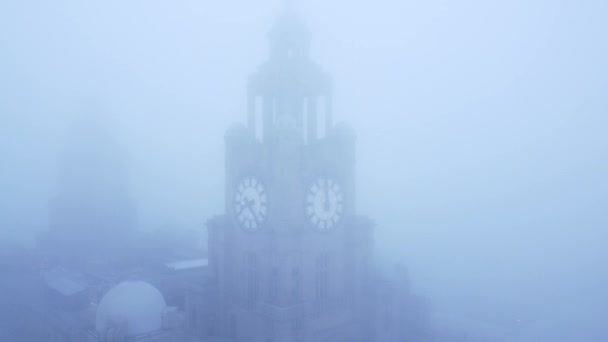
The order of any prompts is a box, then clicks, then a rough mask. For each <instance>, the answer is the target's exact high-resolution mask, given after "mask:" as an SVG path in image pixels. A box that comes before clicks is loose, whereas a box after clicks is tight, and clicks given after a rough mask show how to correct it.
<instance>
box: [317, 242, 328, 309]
mask: <svg viewBox="0 0 608 342" xmlns="http://www.w3.org/2000/svg"><path fill="white" fill-rule="evenodd" d="M329 272H330V257H329V254H328V253H323V254H321V255H319V256H318V257H317V260H316V276H315V278H316V279H315V285H316V286H315V290H316V291H315V298H316V300H317V304H318V306H319V308H325V307H326V305H327V298H328V297H329Z"/></svg>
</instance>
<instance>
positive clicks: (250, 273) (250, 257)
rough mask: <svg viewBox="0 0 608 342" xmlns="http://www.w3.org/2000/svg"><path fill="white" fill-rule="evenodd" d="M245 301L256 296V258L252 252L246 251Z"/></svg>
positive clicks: (255, 298)
mask: <svg viewBox="0 0 608 342" xmlns="http://www.w3.org/2000/svg"><path fill="white" fill-rule="evenodd" d="M246 262H247V301H248V302H255V301H256V300H257V298H258V258H257V255H256V254H255V253H254V252H249V253H247V261H246Z"/></svg>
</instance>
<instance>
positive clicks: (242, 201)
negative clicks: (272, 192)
mask: <svg viewBox="0 0 608 342" xmlns="http://www.w3.org/2000/svg"><path fill="white" fill-rule="evenodd" d="M267 213H268V198H267V197H266V191H265V189H264V185H263V184H262V182H260V181H259V180H258V179H256V178H255V177H245V178H243V179H242V180H241V182H240V183H239V185H238V186H237V188H236V193H235V195H234V214H235V216H236V220H237V222H238V223H239V225H240V226H241V228H243V229H244V230H247V231H256V230H258V229H259V228H260V227H261V226H262V223H264V221H265V220H266V214H267Z"/></svg>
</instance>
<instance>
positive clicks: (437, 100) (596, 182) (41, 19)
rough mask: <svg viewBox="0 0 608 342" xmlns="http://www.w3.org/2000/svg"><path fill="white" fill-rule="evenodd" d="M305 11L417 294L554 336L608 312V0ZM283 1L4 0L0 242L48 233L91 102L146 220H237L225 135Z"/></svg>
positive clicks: (382, 229)
mask: <svg viewBox="0 0 608 342" xmlns="http://www.w3.org/2000/svg"><path fill="white" fill-rule="evenodd" d="M297 7H298V8H299V11H300V12H301V13H302V15H303V16H304V17H305V18H306V20H307V22H308V25H309V27H310V29H311V31H312V34H313V47H312V53H313V55H314V57H315V58H316V60H317V61H318V62H319V63H321V64H322V65H323V66H324V67H325V68H326V69H327V70H328V71H329V72H331V73H332V75H333V80H334V93H335V101H334V102H335V109H336V118H337V119H338V120H339V121H347V122H349V123H350V124H352V126H354V128H355V130H356V132H357V136H358V140H357V141H358V202H359V210H360V211H361V212H362V213H365V214H368V215H370V216H371V217H372V218H373V219H374V220H375V222H376V223H377V235H378V236H377V246H378V248H379V249H381V250H382V251H384V252H386V254H389V256H391V257H393V258H399V259H403V260H405V261H406V262H407V264H408V266H409V268H410V270H411V276H412V280H413V282H414V288H415V289H416V290H417V291H419V292H421V293H424V294H428V295H429V296H430V297H431V299H432V300H433V301H434V302H435V303H436V306H437V307H439V308H442V309H445V310H454V311H459V310H467V311H470V314H471V315H473V316H477V317H482V316H484V315H485V316H486V317H487V316H493V315H495V316H500V317H498V318H497V319H513V318H514V317H515V316H518V315H519V313H520V312H521V313H523V314H522V315H523V316H529V317H525V318H526V319H530V320H535V321H536V322H539V321H542V320H543V317H544V316H545V315H548V314H549V313H551V314H552V315H553V316H552V317H553V318H554V319H553V320H551V322H553V323H544V324H547V325H550V324H553V325H555V326H556V329H557V327H558V326H559V323H556V322H562V321H571V319H570V318H567V319H566V318H565V317H557V315H555V311H556V310H557V311H562V310H564V311H569V312H576V311H577V310H580V311H581V312H585V313H591V314H596V313H597V315H598V316H599V315H600V313H603V315H604V316H605V315H606V308H605V307H606V305H605V303H608V294H607V292H608V291H607V290H606V288H608V274H607V273H608V272H607V271H606V269H605V266H604V265H605V263H606V262H607V261H608V252H606V251H605V249H606V248H605V246H606V243H607V242H608V241H607V240H608V235H607V233H606V232H605V229H606V228H607V227H608V218H607V215H606V208H607V207H608V180H607V177H606V175H608V161H607V159H608V158H607V157H608V156H607V154H606V153H607V152H606V151H607V150H608V135H607V134H606V128H607V127H608V118H607V114H608V96H606V93H607V90H608V62H607V61H608V40H606V33H607V32H608V20H607V18H608V2H606V1H601V0H596V1H592V0H578V1H574V0H572V1H567V0H558V1H548V0H547V1H541V0H532V1H529V0H528V1H525V0H512V1H482V0H465V1H453V0H432V1H396V0H391V1H388V0H379V1H345V0H336V1H321V0H311V1H299V2H298V4H297ZM280 8H281V1H278V0H273V1H214V2H211V1H194V0H178V1H168V0H164V1H163V0H146V1H143V0H142V1H139V0H133V1H124V0H123V1H118V0H109V1H81V0H57V1H43V0H38V1H36V0H25V1H17V0H5V1H2V2H0V139H1V140H0V158H1V162H0V190H1V191H2V196H0V227H2V233H0V238H18V239H24V240H31V239H32V238H33V236H34V234H35V233H34V232H37V231H40V230H43V229H45V228H46V219H47V208H46V206H47V203H48V199H49V198H50V197H51V196H52V195H53V193H54V187H55V177H56V174H55V169H56V163H57V160H56V159H57V155H58V153H59V151H60V149H61V148H62V146H63V145H64V144H65V143H66V139H67V132H68V130H69V127H70V125H71V123H72V122H73V121H74V120H75V118H76V117H77V116H78V115H79V114H81V113H82V112H86V111H97V112H99V113H102V114H103V115H108V116H111V117H113V119H112V120H113V121H114V126H115V128H116V130H117V132H118V135H119V137H120V141H121V143H122V144H123V145H124V147H125V148H126V149H127V154H128V155H129V159H130V170H131V172H130V174H131V188H132V193H133V196H134V197H135V198H136V200H137V201H138V207H139V214H140V225H141V227H142V228H144V229H154V228H157V227H158V226H160V225H162V224H165V223H174V224H177V225H181V226H184V227H185V228H197V229H198V228H200V229H203V223H204V221H205V220H206V219H207V218H209V217H210V216H212V215H214V214H216V213H219V212H221V211H222V210H223V208H222V205H223V183H222V182H223V134H224V130H225V129H226V128H227V127H228V126H229V125H230V124H231V123H233V122H235V121H244V119H245V84H246V79H247V76H248V75H249V74H250V73H251V72H252V71H253V70H255V68H256V67H257V65H258V64H260V63H261V62H262V61H263V60H264V59H265V57H266V52H267V50H266V48H267V41H266V33H267V30H268V28H269V27H270V25H271V24H272V21H273V19H274V17H275V15H276V14H277V13H278V12H279V10H280ZM602 303H603V304H602ZM488 312H492V314H488ZM503 316H504V317H503ZM574 321H575V322H577V324H579V325H580V326H584V325H585V324H591V325H590V326H592V327H594V328H596V327H597V325H595V324H594V323H593V322H592V321H593V319H588V318H587V317H584V318H579V319H578V321H577V320H576V319H574ZM590 321H591V322H590ZM589 322H590V323H589ZM538 326H542V325H541V323H538V324H537V325H536V327H538ZM537 329H539V328H537ZM547 329H548V328H547ZM591 330H593V329H591ZM571 333H572V334H575V333H576V332H575V331H571ZM572 336H575V335H572ZM581 336H582V335H581ZM566 340H567V339H566Z"/></svg>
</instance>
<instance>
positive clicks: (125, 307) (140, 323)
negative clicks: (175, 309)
mask: <svg viewBox="0 0 608 342" xmlns="http://www.w3.org/2000/svg"><path fill="white" fill-rule="evenodd" d="M165 307H166V303H165V299H164V298H163V295H162V294H161V293H160V291H158V290H157V289H156V288H155V287H154V286H152V285H150V284H148V283H146V282H144V281H125V282H123V283H120V284H118V285H116V286H115V287H113V288H112V289H110V291H108V292H107V293H106V294H105V295H104V296H103V298H102V299H101V301H100V302H99V306H98V307H97V317H96V319H95V329H96V330H97V332H98V333H100V334H105V333H106V332H107V331H108V329H109V328H112V327H113V325H115V324H126V330H127V331H126V333H127V335H128V336H137V335H141V334H147V333H151V332H155V331H158V330H160V329H161V327H162V317H163V311H164V310H165Z"/></svg>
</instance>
